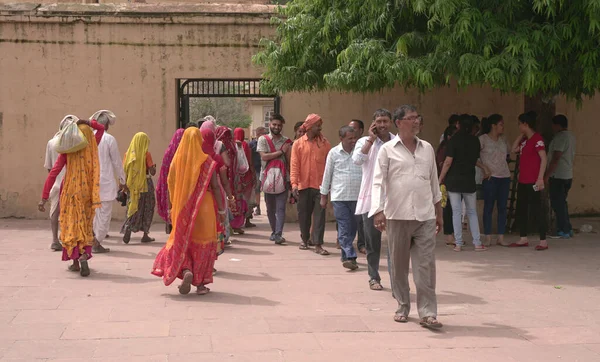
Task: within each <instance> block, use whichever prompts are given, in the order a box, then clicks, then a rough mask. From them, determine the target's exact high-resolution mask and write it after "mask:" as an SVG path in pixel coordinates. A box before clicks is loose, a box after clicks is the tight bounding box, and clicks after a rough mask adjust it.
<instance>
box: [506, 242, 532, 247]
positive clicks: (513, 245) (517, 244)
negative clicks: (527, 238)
mask: <svg viewBox="0 0 600 362" xmlns="http://www.w3.org/2000/svg"><path fill="white" fill-rule="evenodd" d="M528 246H529V242H526V243H523V244H519V243H512V244H510V245H509V246H508V247H509V248H524V247H528Z"/></svg>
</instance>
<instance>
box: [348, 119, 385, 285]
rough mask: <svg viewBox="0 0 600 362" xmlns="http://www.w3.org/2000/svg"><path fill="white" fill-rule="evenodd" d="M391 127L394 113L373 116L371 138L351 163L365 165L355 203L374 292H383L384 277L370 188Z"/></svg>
mask: <svg viewBox="0 0 600 362" xmlns="http://www.w3.org/2000/svg"><path fill="white" fill-rule="evenodd" d="M391 126H392V114H391V113H390V111H388V110H387V109H378V110H376V111H375V113H374V114H373V123H372V124H371V127H369V135H368V136H366V137H362V138H361V139H359V140H358V141H357V142H356V146H355V147H354V152H353V153H352V161H353V162H354V164H355V165H359V166H362V182H361V184H360V192H359V194H358V201H357V203H356V215H360V216H361V218H362V219H363V226H364V231H365V244H366V247H367V264H368V271H369V288H370V289H371V290H383V287H382V286H381V277H380V276H379V259H380V257H381V231H379V230H377V229H376V228H375V224H374V223H373V218H372V217H371V218H369V217H368V214H369V210H370V209H371V185H373V173H374V170H375V163H376V162H377V154H378V153H379V149H380V148H381V146H382V145H383V144H384V143H386V142H388V141H390V140H392V139H394V138H395V137H396V136H394V135H393V134H392V133H390V127H391Z"/></svg>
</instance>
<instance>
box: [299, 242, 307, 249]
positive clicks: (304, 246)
mask: <svg viewBox="0 0 600 362" xmlns="http://www.w3.org/2000/svg"><path fill="white" fill-rule="evenodd" d="M298 249H300V250H308V245H306V244H305V243H302V244H300V246H299V247H298Z"/></svg>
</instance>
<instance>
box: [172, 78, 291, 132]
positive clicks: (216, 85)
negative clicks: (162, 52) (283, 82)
mask: <svg viewBox="0 0 600 362" xmlns="http://www.w3.org/2000/svg"><path fill="white" fill-rule="evenodd" d="M261 83H262V79H177V98H178V102H177V117H178V119H177V120H178V124H177V125H178V127H180V128H182V127H184V126H185V125H186V124H187V123H188V122H189V121H190V98H198V97H204V98H271V99H273V105H274V107H273V108H274V110H275V113H280V109H281V98H280V97H279V95H277V94H270V93H264V92H263V91H262V89H261Z"/></svg>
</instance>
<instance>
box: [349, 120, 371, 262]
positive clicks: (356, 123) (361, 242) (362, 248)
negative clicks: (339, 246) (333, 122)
mask: <svg viewBox="0 0 600 362" xmlns="http://www.w3.org/2000/svg"><path fill="white" fill-rule="evenodd" d="M349 126H350V127H352V128H354V136H355V137H356V140H359V139H360V138H361V137H362V135H363V133H365V123H364V122H363V121H361V120H360V119H353V120H352V121H350V124H349ZM356 247H357V248H358V251H359V252H360V253H361V254H366V253H367V247H366V244H365V227H364V223H363V219H362V217H359V218H358V240H357V242H356Z"/></svg>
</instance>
